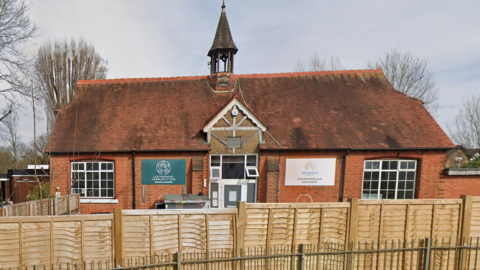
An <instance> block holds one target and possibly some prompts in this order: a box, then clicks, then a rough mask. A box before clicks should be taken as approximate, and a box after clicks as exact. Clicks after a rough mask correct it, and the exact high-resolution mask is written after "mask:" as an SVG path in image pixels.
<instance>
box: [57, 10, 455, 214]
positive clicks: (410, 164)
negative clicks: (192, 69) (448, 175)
mask: <svg viewBox="0 0 480 270" xmlns="http://www.w3.org/2000/svg"><path fill="white" fill-rule="evenodd" d="M237 51H238V49H237V47H236V46H235V44H234V42H233V39H232V35H231V33H230V28H229V26H228V21H227V17H226V14H225V9H224V7H222V13H221V16H220V21H219V24H218V28H217V32H216V34H215V38H214V42H213V45H212V47H211V49H210V51H209V52H208V56H209V57H210V58H211V74H210V75H209V76H197V77H176V78H144V79H114V80H97V81H80V82H79V83H78V87H77V90H76V91H77V92H76V97H75V101H74V102H73V103H71V104H70V105H68V106H67V107H66V108H64V109H62V110H60V111H59V112H58V114H57V118H56V122H55V125H54V127H53V131H52V135H51V138H50V146H49V149H50V155H51V181H52V191H53V189H57V187H58V190H57V191H60V192H61V195H64V194H66V193H69V192H72V193H80V194H81V196H82V200H81V201H82V211H83V213H95V212H112V211H113V209H114V208H119V207H120V208H154V207H155V204H156V203H157V202H159V201H160V200H161V199H162V197H163V195H165V194H181V193H183V192H184V191H185V192H186V193H188V194H198V193H200V192H203V193H204V194H206V195H207V196H208V197H209V198H210V200H211V202H210V207H212V208H215V207H219V208H225V207H234V206H235V203H236V201H239V200H243V201H247V202H310V201H312V202H337V201H344V200H346V199H347V198H364V199H403V198H450V197H454V198H458V197H459V196H460V194H462V193H464V192H463V191H464V190H458V192H457V191H452V190H451V189H449V186H450V185H451V183H449V182H448V181H449V180H448V179H445V176H444V175H445V173H444V168H445V162H446V158H447V154H446V153H447V151H448V150H449V149H452V148H454V147H455V146H454V145H453V143H452V142H451V141H450V139H449V138H448V137H447V135H446V134H445V133H444V132H443V130H442V129H441V128H440V127H439V125H438V124H437V123H436V122H435V120H434V119H433V118H432V116H431V115H430V114H429V113H428V112H427V110H426V109H425V108H424V106H423V104H422V102H421V101H419V100H415V99H413V98H410V97H407V96H405V95H404V94H401V93H399V92H397V91H395V90H394V89H393V87H392V85H391V84H390V83H389V82H388V81H387V79H386V78H385V76H384V74H383V73H382V71H381V70H350V71H331V72H306V73H282V74H251V75H240V74H234V73H233V67H234V61H233V59H234V55H235V54H236V52H237Z"/></svg>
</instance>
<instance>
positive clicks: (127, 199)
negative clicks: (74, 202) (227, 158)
mask: <svg viewBox="0 0 480 270" xmlns="http://www.w3.org/2000/svg"><path fill="white" fill-rule="evenodd" d="M205 155H206V153H202V152H141V153H138V152H137V153H136V156H135V175H136V185H135V192H136V201H135V202H136V208H137V209H153V208H155V203H157V202H158V201H159V199H161V198H163V197H162V195H165V194H182V193H183V186H180V185H145V202H143V196H142V195H143V189H142V170H141V164H142V159H186V160H187V173H186V174H187V175H186V176H187V180H186V181H187V193H194V194H198V192H200V191H203V192H205V194H208V189H204V188H203V178H204V177H203V171H198V170H197V167H198V163H199V159H203V158H204V156H205ZM192 159H195V164H196V165H194V166H196V169H195V170H193V168H192V167H193V166H192ZM88 160H95V161H101V160H104V161H114V162H115V199H117V200H118V203H112V204H109V203H105V204H104V203H83V204H82V213H83V214H89V213H113V209H115V208H122V209H133V167H132V164H133V154H132V153H101V154H98V155H94V154H82V155H80V156H79V157H76V158H75V159H74V158H73V157H72V155H66V154H52V155H51V158H50V162H51V171H50V173H51V178H52V185H51V192H55V188H56V187H58V188H59V189H58V191H59V192H60V193H61V195H65V194H68V193H69V192H70V174H71V171H70V169H71V166H70V163H71V162H72V161H88ZM207 164H208V163H207Z"/></svg>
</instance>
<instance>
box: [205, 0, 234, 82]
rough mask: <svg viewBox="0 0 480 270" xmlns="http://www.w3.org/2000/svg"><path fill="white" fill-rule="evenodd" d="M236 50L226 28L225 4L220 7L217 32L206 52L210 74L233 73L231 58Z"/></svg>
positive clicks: (228, 28) (228, 29)
mask: <svg viewBox="0 0 480 270" xmlns="http://www.w3.org/2000/svg"><path fill="white" fill-rule="evenodd" d="M237 51H238V48H237V46H235V43H234V42H233V39H232V33H231V32H230V27H229V26H228V20H227V14H226V13H225V2H224V3H223V5H222V13H221V14H220V20H219V21H218V26H217V32H216V33H215V38H214V40H213V44H212V47H211V48H210V51H208V56H210V59H211V61H210V74H215V73H220V72H226V73H233V56H234V55H235V54H236V53H237Z"/></svg>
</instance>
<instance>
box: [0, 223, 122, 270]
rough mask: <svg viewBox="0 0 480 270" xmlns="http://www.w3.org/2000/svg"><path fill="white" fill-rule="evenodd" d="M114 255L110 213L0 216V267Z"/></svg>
mask: <svg viewBox="0 0 480 270" xmlns="http://www.w3.org/2000/svg"><path fill="white" fill-rule="evenodd" d="M113 258H114V249H113V215H98V216H51V217H22V218H18V217H6V218H1V219H0V269H1V268H5V269H6V268H10V267H21V268H22V269H23V267H25V266H31V265H47V269H49V267H50V266H51V265H52V264H58V263H71V264H75V263H80V264H81V263H82V262H84V261H90V260H98V261H107V260H110V261H112V260H113Z"/></svg>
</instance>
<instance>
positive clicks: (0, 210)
mask: <svg viewBox="0 0 480 270" xmlns="http://www.w3.org/2000/svg"><path fill="white" fill-rule="evenodd" d="M79 213H80V195H79V194H73V195H66V196H62V197H55V198H49V199H43V200H36V201H29V202H24V203H17V204H12V205H4V206H0V217H19V216H58V215H70V214H79Z"/></svg>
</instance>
